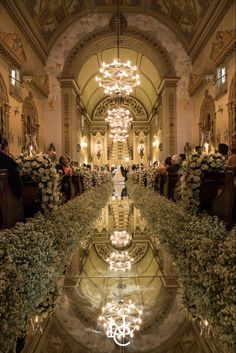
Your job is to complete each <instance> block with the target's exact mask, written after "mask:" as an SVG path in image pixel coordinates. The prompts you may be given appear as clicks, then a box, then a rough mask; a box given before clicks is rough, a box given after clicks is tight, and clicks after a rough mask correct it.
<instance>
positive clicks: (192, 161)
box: [180, 152, 225, 212]
mask: <svg viewBox="0 0 236 353" xmlns="http://www.w3.org/2000/svg"><path fill="white" fill-rule="evenodd" d="M224 169H225V157H224V156H223V155H222V154H220V153H214V154H201V155H199V154H198V153H196V152H194V153H192V154H191V155H190V156H189V158H188V159H187V160H185V161H184V162H183V164H182V168H181V174H182V176H181V178H180V194H181V201H182V203H183V205H184V206H185V207H186V208H187V209H188V210H189V211H194V212H195V211H197V210H198V206H199V205H200V200H199V194H200V186H201V180H202V178H203V177H204V174H205V173H206V172H213V173H222V172H223V171H224Z"/></svg>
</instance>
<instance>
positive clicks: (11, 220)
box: [0, 169, 24, 229]
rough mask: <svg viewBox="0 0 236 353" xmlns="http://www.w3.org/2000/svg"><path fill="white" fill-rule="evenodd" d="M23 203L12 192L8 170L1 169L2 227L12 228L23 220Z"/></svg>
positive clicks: (0, 204)
mask: <svg viewBox="0 0 236 353" xmlns="http://www.w3.org/2000/svg"><path fill="white" fill-rule="evenodd" d="M23 213H24V212H23V203H22V200H19V199H17V198H16V196H15V195H14V194H13V193H12V192H11V189H10V186H9V184H8V171H7V170H6V169H0V229H3V228H11V227H13V226H14V225H15V223H16V222H21V221H23V218H24V214H23Z"/></svg>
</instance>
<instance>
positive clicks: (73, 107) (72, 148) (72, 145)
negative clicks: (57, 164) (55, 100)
mask: <svg viewBox="0 0 236 353" xmlns="http://www.w3.org/2000/svg"><path fill="white" fill-rule="evenodd" d="M60 84H61V105H62V153H63V154H65V155H68V156H70V157H71V160H77V102H76V97H77V95H78V94H79V87H78V86H77V83H76V82H75V80H74V79H60Z"/></svg>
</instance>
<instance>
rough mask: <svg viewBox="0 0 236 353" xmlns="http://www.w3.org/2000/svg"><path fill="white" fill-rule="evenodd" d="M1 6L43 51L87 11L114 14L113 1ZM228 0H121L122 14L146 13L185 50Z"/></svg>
mask: <svg viewBox="0 0 236 353" xmlns="http://www.w3.org/2000/svg"><path fill="white" fill-rule="evenodd" d="M3 2H4V5H5V6H6V7H7V8H8V10H9V11H11V13H12V14H13V15H15V16H17V17H18V18H19V16H21V17H22V21H20V22H19V23H21V25H22V26H24V28H25V29H26V26H27V25H28V26H30V28H31V32H33V33H34V35H35V37H36V38H37V40H38V42H39V43H40V45H41V46H42V48H43V49H44V51H45V53H48V52H49V51H50V48H51V47H52V45H53V44H54V42H55V40H56V38H57V37H58V36H59V35H60V34H61V33H62V32H63V31H64V30H65V29H66V28H67V27H68V26H69V25H70V24H71V23H73V22H74V21H76V20H77V19H78V18H80V17H82V16H84V15H86V14H88V13H91V12H93V13H95V12H97V13H108V14H110V13H114V11H115V5H114V1H113V0H90V1H86V0H60V1H59V0H58V1H55V0H18V1H15V0H6V1H3ZM230 2H231V1H230V0H229V1H228V0H205V1H201V0H121V1H120V8H121V11H122V12H124V13H146V14H151V15H152V16H153V17H155V18H157V19H158V20H160V21H161V22H162V23H164V24H165V25H167V26H168V27H169V28H170V29H171V31H173V32H174V33H175V34H176V35H177V37H178V38H179V40H180V41H181V42H182V44H183V45H184V46H185V48H186V50H187V52H188V53H189V52H190V51H191V49H192V48H193V47H194V45H195V44H196V42H197V40H198V39H199V37H200V33H201V32H202V31H203V30H204V28H205V27H206V25H207V24H208V23H209V21H210V20H212V18H213V17H214V15H215V14H217V15H220V14H221V13H222V12H224V11H223V10H224V9H225V7H227V6H228V5H229V3H230Z"/></svg>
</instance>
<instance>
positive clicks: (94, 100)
mask: <svg viewBox="0 0 236 353" xmlns="http://www.w3.org/2000/svg"><path fill="white" fill-rule="evenodd" d="M115 43H116V38H115V34H114V33H112V32H111V31H104V32H103V33H102V35H101V32H100V31H99V32H97V33H93V34H91V35H90V36H87V37H86V39H84V40H82V41H80V42H79V43H77V44H76V46H75V47H74V48H73V49H72V50H71V51H70V53H69V55H68V57H67V60H66V63H65V66H64V70H63V73H62V76H63V77H74V78H75V79H76V81H77V83H78V86H79V88H80V93H81V100H82V102H83V104H84V106H85V107H86V109H87V112H88V114H89V115H90V117H92V116H93V112H94V110H95V108H96V107H97V105H98V104H99V102H100V101H101V100H102V99H104V98H105V94H104V90H103V89H102V88H100V87H99V86H98V84H97V82H96V80H95V77H96V75H97V74H98V73H99V69H100V67H101V66H102V63H103V62H106V63H110V62H112V61H113V60H114V59H115V58H117V49H116V44H115ZM120 46H121V48H120V60H121V61H122V62H126V61H127V60H130V62H131V63H132V65H135V66H137V71H138V73H139V74H140V81H141V85H140V86H139V87H137V88H135V89H134V92H133V93H132V96H134V97H135V98H136V99H137V100H138V101H140V103H141V104H142V105H143V107H144V109H145V111H146V112H147V114H148V115H150V113H151V111H152V109H153V107H154V105H155V103H156V100H157V93H158V88H159V86H160V83H161V80H162V78H163V77H173V76H175V70H174V68H173V65H172V62H171V60H170V58H169V55H168V53H167V52H166V50H165V49H164V48H163V47H162V45H161V44H160V43H158V42H157V41H154V40H151V39H149V38H148V37H147V36H144V35H143V36H142V34H139V35H138V34H137V33H134V31H130V30H127V31H125V32H124V33H123V34H122V35H121V38H120Z"/></svg>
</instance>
